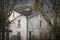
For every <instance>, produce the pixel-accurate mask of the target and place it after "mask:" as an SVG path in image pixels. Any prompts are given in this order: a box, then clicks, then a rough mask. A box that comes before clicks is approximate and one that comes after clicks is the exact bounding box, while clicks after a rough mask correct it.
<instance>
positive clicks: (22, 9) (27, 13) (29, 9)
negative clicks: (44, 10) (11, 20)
mask: <svg viewBox="0 0 60 40" xmlns="http://www.w3.org/2000/svg"><path fill="white" fill-rule="evenodd" d="M14 11H16V12H18V13H20V14H22V15H24V16H30V15H32V14H33V13H32V7H31V6H22V7H20V8H16V9H15V10H14Z"/></svg>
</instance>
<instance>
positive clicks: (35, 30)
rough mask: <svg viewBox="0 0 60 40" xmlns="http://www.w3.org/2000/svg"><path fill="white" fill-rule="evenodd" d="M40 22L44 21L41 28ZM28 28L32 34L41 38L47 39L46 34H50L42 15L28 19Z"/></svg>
mask: <svg viewBox="0 0 60 40" xmlns="http://www.w3.org/2000/svg"><path fill="white" fill-rule="evenodd" d="M40 20H41V21H42V23H41V27H40ZM28 27H29V28H28V29H29V31H31V34H32V35H35V36H36V37H38V38H39V37H40V36H42V37H45V33H48V27H49V26H48V23H47V22H46V21H45V19H44V18H43V16H42V15H41V14H37V15H33V16H32V17H31V16H30V18H28ZM39 35H40V36H39Z"/></svg>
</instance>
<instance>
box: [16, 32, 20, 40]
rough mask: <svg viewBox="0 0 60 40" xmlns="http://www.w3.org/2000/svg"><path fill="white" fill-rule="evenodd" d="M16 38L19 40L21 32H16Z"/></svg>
mask: <svg viewBox="0 0 60 40" xmlns="http://www.w3.org/2000/svg"><path fill="white" fill-rule="evenodd" d="M17 40H21V33H20V32H17Z"/></svg>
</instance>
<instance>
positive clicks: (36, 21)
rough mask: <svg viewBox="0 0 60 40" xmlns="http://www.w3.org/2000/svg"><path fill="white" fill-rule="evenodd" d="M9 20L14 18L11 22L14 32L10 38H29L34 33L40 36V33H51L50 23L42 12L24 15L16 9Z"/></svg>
mask: <svg viewBox="0 0 60 40" xmlns="http://www.w3.org/2000/svg"><path fill="white" fill-rule="evenodd" d="M9 20H10V21H11V20H14V21H13V22H11V24H10V29H11V30H12V33H10V34H9V38H10V40H20V38H21V40H27V38H28V39H29V38H30V36H32V35H34V36H36V37H37V38H40V36H39V35H42V37H45V36H47V35H44V34H45V33H49V30H48V29H49V27H48V23H47V22H46V21H45V19H44V18H43V16H42V15H41V14H40V13H35V14H32V15H29V16H24V15H22V14H20V13H18V12H16V11H13V13H12V14H11V16H10V18H9Z"/></svg>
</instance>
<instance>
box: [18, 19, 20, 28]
mask: <svg viewBox="0 0 60 40" xmlns="http://www.w3.org/2000/svg"><path fill="white" fill-rule="evenodd" d="M18 28H20V20H18Z"/></svg>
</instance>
